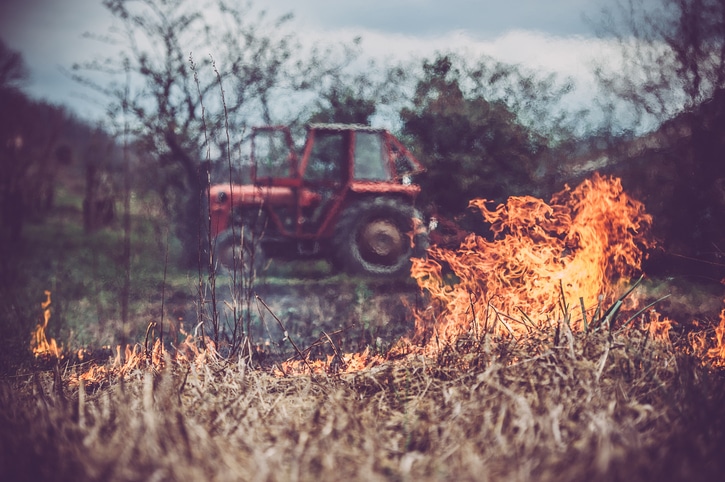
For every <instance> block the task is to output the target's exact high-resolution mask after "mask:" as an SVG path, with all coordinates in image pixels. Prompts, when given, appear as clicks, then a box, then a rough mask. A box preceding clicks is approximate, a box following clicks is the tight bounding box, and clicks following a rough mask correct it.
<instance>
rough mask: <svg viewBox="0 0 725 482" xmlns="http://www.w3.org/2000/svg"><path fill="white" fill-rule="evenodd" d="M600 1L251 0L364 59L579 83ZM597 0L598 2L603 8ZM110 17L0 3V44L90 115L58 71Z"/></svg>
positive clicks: (591, 50) (52, 2) (37, 80)
mask: <svg viewBox="0 0 725 482" xmlns="http://www.w3.org/2000/svg"><path fill="white" fill-rule="evenodd" d="M603 1H604V0H509V1H506V0H503V1H502V0H490V1H489V0H478V1H477V0H364V1H359V0H345V1H340V0H264V1H263V0H256V1H255V2H254V4H255V5H256V6H258V7H262V8H265V9H266V10H268V11H269V13H271V14H273V15H274V16H277V15H281V14H284V13H288V12H292V13H293V14H294V25H295V26H296V28H297V29H298V33H299V35H300V36H301V37H304V36H305V35H308V36H314V37H320V36H325V37H326V36H329V38H331V39H334V38H338V37H343V38H347V39H349V38H352V37H353V36H357V35H361V36H362V38H363V48H365V49H367V51H368V53H369V54H370V55H373V56H381V55H382V56H385V55H396V56H398V57H402V58H406V56H411V55H430V54H432V53H433V52H435V51H437V50H449V49H452V50H463V49H468V50H469V51H474V52H478V53H485V54H488V55H491V56H493V57H495V58H497V59H498V60H501V61H504V62H511V63H522V64H528V65H530V66H533V67H535V68H536V67H542V68H550V69H552V70H556V71H559V72H560V73H562V74H563V75H568V76H573V77H575V78H579V77H581V78H585V77H586V76H587V75H588V74H587V70H588V62H589V61H590V60H591V58H592V57H596V56H597V55H598V54H597V49H599V48H601V46H602V44H601V42H599V43H598V42H597V41H596V40H595V39H594V38H593V35H592V33H591V28H590V25H589V24H588V23H587V21H585V20H584V15H588V16H590V17H596V15H597V13H598V11H599V10H600V8H601V7H600V6H601V5H602V2H603ZM605 3H606V2H605ZM111 21H112V19H111V17H110V14H108V13H107V12H106V11H105V9H104V8H103V7H102V6H101V0H0V37H2V38H3V40H4V41H5V42H6V44H7V45H8V46H9V47H10V48H11V49H14V50H19V51H20V52H21V53H22V54H23V56H24V58H25V61H26V63H27V64H28V66H29V67H30V70H31V82H30V85H29V86H28V88H27V89H26V90H27V91H29V92H30V93H31V95H33V96H35V97H38V98H44V99H46V100H49V101H51V102H54V103H62V104H65V105H69V106H72V107H73V108H74V109H75V110H76V112H78V113H79V114H81V115H86V114H88V113H90V112H94V111H95V112H97V111H98V106H94V105H92V104H91V103H89V102H88V101H87V100H85V93H84V91H83V89H82V88H81V87H80V86H79V85H77V84H75V83H74V82H72V81H71V80H69V79H68V78H67V77H66V76H65V75H64V74H63V73H62V69H63V68H66V69H68V68H70V66H71V65H72V64H73V63H74V62H79V61H83V60H89V59H92V58H94V52H98V51H99V49H100V48H102V45H101V44H99V43H98V42H96V41H94V40H90V39H87V38H83V33H84V32H92V33H96V34H102V33H104V32H105V31H107V30H108V28H109V27H110V25H111Z"/></svg>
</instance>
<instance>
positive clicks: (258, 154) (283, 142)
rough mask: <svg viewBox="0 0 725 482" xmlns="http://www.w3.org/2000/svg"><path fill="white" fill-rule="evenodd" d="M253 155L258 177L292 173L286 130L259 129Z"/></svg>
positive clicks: (264, 177)
mask: <svg viewBox="0 0 725 482" xmlns="http://www.w3.org/2000/svg"><path fill="white" fill-rule="evenodd" d="M253 155H254V162H255V165H256V178H257V179H268V178H280V177H288V176H289V175H290V169H291V164H290V146H289V143H288V139H287V137H286V133H285V132H284V131H280V130H264V131H261V130H260V131H257V132H256V133H255V134H254V150H253Z"/></svg>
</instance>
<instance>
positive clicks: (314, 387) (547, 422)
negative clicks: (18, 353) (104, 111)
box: [0, 330, 725, 481]
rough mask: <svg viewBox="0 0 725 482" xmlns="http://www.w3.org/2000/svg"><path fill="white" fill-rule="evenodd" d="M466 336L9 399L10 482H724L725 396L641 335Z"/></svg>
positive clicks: (217, 366)
mask: <svg viewBox="0 0 725 482" xmlns="http://www.w3.org/2000/svg"><path fill="white" fill-rule="evenodd" d="M554 338H555V337H554V336H553V334H545V333H541V332H539V333H538V334H536V335H532V336H530V337H528V338H522V339H519V340H518V341H515V340H512V339H510V338H509V339H501V340H492V339H491V338H490V337H489V338H483V339H473V338H470V337H463V338H461V339H459V340H458V342H456V344H455V345H450V346H447V347H443V348H442V349H441V350H440V351H439V353H438V354H437V356H435V357H430V356H429V357H426V356H423V355H414V354H408V355H398V356H397V357H393V356H392V355H391V356H390V359H388V360H387V361H386V362H384V363H382V364H379V365H377V366H374V367H369V368H367V369H364V370H361V371H359V372H355V373H345V374H338V375H324V374H323V375H312V376H309V375H306V376H296V377H282V378H279V377H275V376H274V375H273V374H272V370H265V369H260V368H255V369H252V368H249V367H248V366H247V365H246V364H245V363H244V362H241V361H240V362H238V363H236V364H231V365H229V364H225V362H222V361H213V360H212V361H208V362H206V363H203V364H177V363H169V364H168V365H167V366H168V367H169V368H166V369H164V370H163V371H162V372H160V373H159V372H154V371H152V370H148V369H138V370H135V371H132V372H131V373H129V374H128V375H127V376H126V378H125V379H124V380H123V381H118V380H116V381H114V382H113V383H112V384H111V385H110V386H106V387H105V388H102V389H97V390H96V391H95V392H91V391H90V390H88V393H86V390H78V389H77V388H76V389H71V388H70V385H69V384H68V383H67V381H68V380H69V378H70V373H69V372H65V373H64V372H61V371H60V370H59V369H56V370H51V371H49V372H44V373H36V374H30V375H27V376H18V377H16V378H14V379H11V380H4V381H2V383H0V479H2V480H103V481H126V480H285V481H287V480H316V481H319V480H348V479H354V480H557V481H561V480H656V479H661V480H678V479H679V480H715V479H718V478H719V477H720V475H721V474H722V471H723V469H725V460H723V459H722V457H721V453H722V448H723V446H725V383H724V381H725V380H724V379H723V375H722V372H717V371H713V370H712V369H708V368H706V367H702V366H700V365H699V364H698V363H696V362H695V361H694V359H693V358H689V357H688V356H686V355H678V354H677V352H676V351H675V350H674V349H673V348H672V346H670V345H667V344H660V343H654V342H652V341H651V340H649V339H648V336H647V335H646V334H645V332H644V331H642V332H640V331H636V330H633V331H631V332H630V333H628V334H626V335H625V334H619V335H614V336H611V335H610V334H609V333H606V332H602V333H589V334H585V333H577V334H571V332H562V333H560V336H557V337H556V338H557V340H556V343H555V342H554Z"/></svg>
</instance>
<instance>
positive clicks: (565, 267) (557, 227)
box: [411, 174, 653, 341]
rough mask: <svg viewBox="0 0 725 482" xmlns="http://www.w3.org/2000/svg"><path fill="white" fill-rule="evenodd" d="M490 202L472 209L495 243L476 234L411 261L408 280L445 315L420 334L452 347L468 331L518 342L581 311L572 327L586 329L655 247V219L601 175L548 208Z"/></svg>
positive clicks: (531, 202)
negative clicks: (451, 247) (652, 232)
mask: <svg viewBox="0 0 725 482" xmlns="http://www.w3.org/2000/svg"><path fill="white" fill-rule="evenodd" d="M487 203H488V202H487V201H486V200H482V199H476V200H473V201H471V203H470V205H471V206H472V207H475V208H477V209H478V210H479V211H480V213H481V215H482V216H483V219H484V220H485V221H487V222H488V223H490V224H491V231H492V233H493V240H487V239H485V238H483V237H481V236H477V235H475V234H470V235H468V236H467V237H466V238H465V239H464V241H463V242H462V243H461V245H460V247H459V248H458V249H456V250H449V249H444V248H440V247H433V248H431V249H430V250H429V256H428V259H426V260H423V259H416V260H414V262H413V267H412V271H411V273H412V276H413V277H414V278H415V279H416V280H417V282H418V285H419V286H420V287H421V288H423V289H425V290H427V291H428V292H429V293H430V295H431V298H432V300H433V302H434V304H435V305H437V306H438V307H439V308H440V309H442V313H439V314H438V315H435V313H431V314H430V315H431V316H428V317H426V318H425V319H424V318H423V317H421V320H419V323H418V327H417V333H416V337H418V338H425V337H431V336H432V335H433V333H434V334H435V336H436V339H437V340H439V341H440V340H443V341H451V340H453V339H455V337H457V336H458V335H460V334H461V333H463V332H467V331H468V330H470V329H471V328H472V327H473V328H476V327H478V328H483V329H484V330H487V331H490V332H493V333H495V334H510V335H516V334H521V333H524V332H529V331H531V330H532V329H536V328H541V327H545V326H548V324H549V323H551V321H552V319H554V318H557V317H558V316H561V315H563V314H565V312H566V313H571V312H574V311H577V310H578V313H579V314H578V317H575V318H572V328H573V329H581V328H583V325H584V322H585V319H586V316H587V313H590V312H592V311H593V310H595V309H596V308H597V307H600V308H601V306H602V303H606V302H608V301H609V300H611V299H612V297H613V296H614V294H615V292H616V291H617V288H618V287H619V283H626V282H628V281H629V280H630V278H631V276H632V275H634V274H635V273H636V272H637V271H638V270H639V269H640V267H641V263H642V259H643V254H642V252H643V249H644V248H648V247H651V246H652V245H653V242H652V241H651V240H650V238H649V237H648V231H649V227H650V226H651V223H652V218H651V216H650V215H648V214H647V213H646V212H645V210H644V205H643V204H642V203H640V202H639V201H636V200H634V199H632V198H630V197H629V196H628V195H627V194H625V193H624V191H623V189H622V184H621V181H620V180H619V179H616V178H612V177H604V176H600V175H598V174H596V175H594V177H592V178H591V179H589V180H586V181H584V182H582V183H581V184H580V185H579V186H578V187H576V188H575V189H571V188H569V187H568V186H567V187H566V188H565V189H564V190H563V191H561V192H559V193H557V194H555V195H554V196H553V197H552V199H551V202H550V203H549V204H547V203H545V202H544V201H542V200H540V199H536V198H533V197H530V196H522V197H511V198H509V200H508V201H507V202H506V204H501V205H499V206H497V207H496V208H495V209H489V208H488V207H487ZM577 300H579V301H580V302H579V303H575V304H574V305H573V307H570V306H569V305H568V304H567V303H570V302H571V301H577ZM581 307H584V308H583V310H582V308H581ZM557 319H558V318H557Z"/></svg>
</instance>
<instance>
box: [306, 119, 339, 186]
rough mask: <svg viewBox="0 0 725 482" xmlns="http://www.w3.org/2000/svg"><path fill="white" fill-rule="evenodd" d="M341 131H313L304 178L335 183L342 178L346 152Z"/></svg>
mask: <svg viewBox="0 0 725 482" xmlns="http://www.w3.org/2000/svg"><path fill="white" fill-rule="evenodd" d="M345 145H346V142H345V139H344V134H343V133H342V132H325V131H317V132H315V138H314V144H313V145H312V152H310V157H309V160H308V162H307V168H306V170H305V175H304V177H305V179H306V180H308V181H322V182H323V183H336V182H340V181H341V180H342V173H343V166H346V165H347V162H345V161H346V157H347V152H346V149H345Z"/></svg>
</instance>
